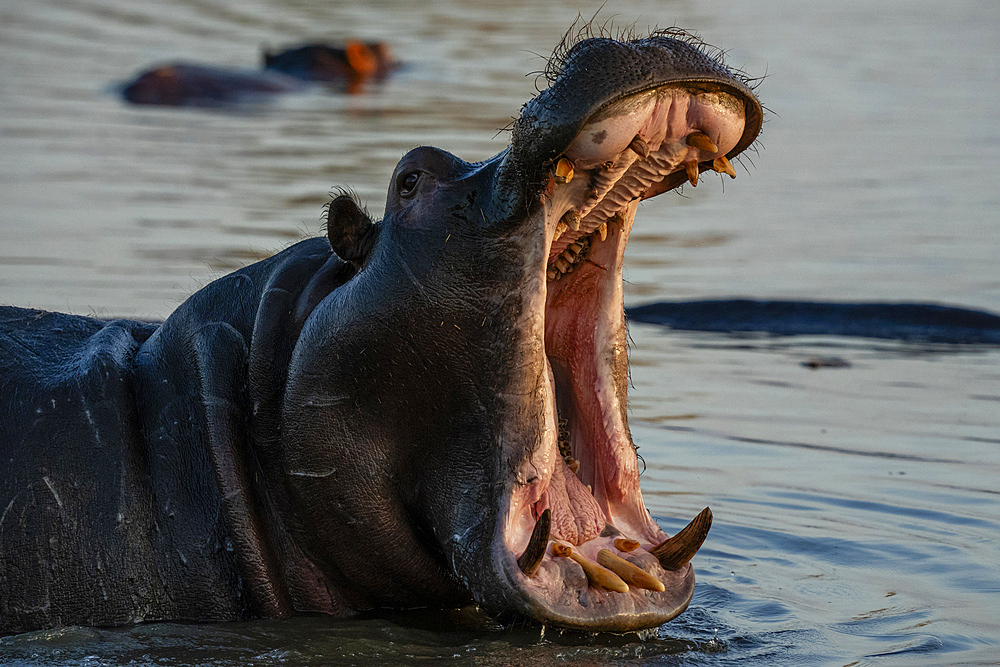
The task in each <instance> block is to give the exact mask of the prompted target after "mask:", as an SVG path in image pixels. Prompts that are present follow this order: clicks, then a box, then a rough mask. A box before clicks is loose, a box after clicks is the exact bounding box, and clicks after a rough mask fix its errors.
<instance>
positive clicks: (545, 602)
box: [493, 84, 746, 631]
mask: <svg viewBox="0 0 1000 667" xmlns="http://www.w3.org/2000/svg"><path fill="white" fill-rule="evenodd" d="M745 115H746V114H745V111H744V103H743V101H742V100H740V99H738V98H737V97H735V96H734V95H731V94H729V93H727V92H725V91H723V90H721V89H720V88H719V87H716V86H707V85H690V84H684V85H673V84H672V85H665V86H661V87H657V88H653V89H649V90H644V91H642V92H639V93H637V94H632V95H629V96H627V97H625V98H622V99H618V100H617V101H615V102H613V103H611V104H609V105H606V106H605V107H603V108H601V109H599V110H598V111H597V112H596V113H594V114H593V115H592V116H591V117H590V118H589V119H588V120H587V122H586V124H585V125H584V126H583V129H582V131H580V132H579V134H577V136H576V138H575V139H573V141H572V142H571V143H570V144H569V146H568V147H567V148H566V150H565V151H564V152H563V154H562V156H560V157H559V158H557V159H556V160H554V161H553V162H552V166H551V177H550V179H549V182H548V185H547V187H546V189H545V191H544V193H543V195H542V197H541V210H540V211H539V213H538V215H540V216H542V217H543V218H544V228H545V230H546V243H547V247H548V248H549V252H548V255H547V258H548V259H547V263H546V266H545V267H544V271H545V274H546V276H545V279H544V282H545V284H546V297H545V310H544V330H545V354H546V360H547V374H548V387H547V391H546V392H545V393H546V394H547V397H548V398H547V416H546V421H547V423H548V428H549V430H550V433H549V435H550V436H551V437H547V438H546V442H545V444H544V445H543V447H542V448H540V449H538V450H536V451H535V452H534V453H533V454H532V456H531V457H530V459H529V460H528V461H525V462H524V464H523V465H522V467H521V469H520V470H519V471H518V475H517V478H518V479H517V481H516V482H515V484H514V485H513V489H512V492H511V495H510V497H509V504H508V506H507V508H506V512H505V515H504V516H503V517H502V519H501V521H500V525H499V530H498V535H497V539H496V544H495V545H494V550H493V553H494V558H495V563H494V564H495V567H497V568H498V569H500V570H502V571H503V573H504V577H505V578H506V580H507V583H508V584H509V586H510V587H511V588H512V589H514V590H515V591H517V593H516V594H514V595H513V596H512V597H514V598H515V599H516V600H517V602H516V604H517V606H518V607H519V608H520V611H521V612H522V613H524V614H527V615H529V616H531V617H533V618H534V619H536V620H538V621H541V622H549V623H554V624H556V625H560V626H563V627H570V628H577V629H589V630H611V631H627V630H636V629H641V628H648V627H653V626H656V625H659V624H661V623H664V622H666V621H668V620H670V619H671V618H673V617H674V616H676V615H677V614H679V613H681V612H682V611H683V610H684V609H685V608H686V607H687V605H688V603H689V601H690V599H691V596H692V593H693V589H694V573H693V570H692V568H691V565H690V564H689V563H688V561H689V560H690V559H691V557H692V556H693V555H694V553H695V551H697V549H698V548H699V547H700V546H701V543H702V541H703V540H704V538H705V535H706V534H707V532H708V529H709V527H710V525H711V512H710V511H708V509H707V508H706V510H705V511H704V512H702V514H701V515H699V516H698V518H696V519H695V521H693V522H692V524H691V525H690V526H689V527H688V528H687V529H685V530H684V531H681V533H679V534H678V535H676V536H675V537H673V538H670V539H669V540H668V539H667V535H666V534H665V533H664V532H663V531H662V530H661V529H660V528H659V526H657V525H656V523H655V522H654V521H653V519H652V517H651V516H650V514H649V512H648V511H647V510H646V508H645V505H644V504H643V500H642V495H641V492H640V490H639V471H638V468H637V463H636V458H637V457H636V454H635V448H634V445H633V444H632V440H631V436H630V434H629V430H628V425H627V421H626V407H625V402H626V382H627V364H628V361H627V349H626V331H625V325H624V312H623V299H622V259H623V255H624V251H625V245H626V242H627V240H628V236H629V233H630V231H631V228H632V223H633V219H634V216H635V212H636V208H637V205H638V203H639V201H640V200H641V199H643V198H645V197H648V196H652V195H653V194H658V193H659V192H662V191H665V190H667V189H670V188H672V187H676V186H677V185H678V184H680V183H684V182H689V181H690V182H691V183H692V185H694V184H695V183H696V182H697V175H698V173H699V171H701V170H704V169H708V168H714V169H715V170H716V171H720V172H724V173H728V174H730V175H731V176H732V175H735V172H733V171H732V166H731V164H730V163H729V161H728V160H727V159H726V157H725V156H726V154H727V153H730V152H731V151H735V149H736V148H737V146H738V144H739V142H740V141H741V138H742V137H743V135H744V125H745ZM736 152H738V151H736ZM732 154H735V152H734V153H732ZM556 434H558V435H556ZM598 564H600V565H598ZM602 566H603V567H602Z"/></svg>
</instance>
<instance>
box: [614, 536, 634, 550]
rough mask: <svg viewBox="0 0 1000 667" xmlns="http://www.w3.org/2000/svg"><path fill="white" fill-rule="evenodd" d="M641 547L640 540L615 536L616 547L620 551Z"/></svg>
mask: <svg viewBox="0 0 1000 667" xmlns="http://www.w3.org/2000/svg"><path fill="white" fill-rule="evenodd" d="M638 548H639V540H632V539H629V538H627V537H617V538H615V549H618V551H635V550H636V549H638Z"/></svg>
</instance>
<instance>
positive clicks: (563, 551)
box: [552, 542, 628, 593]
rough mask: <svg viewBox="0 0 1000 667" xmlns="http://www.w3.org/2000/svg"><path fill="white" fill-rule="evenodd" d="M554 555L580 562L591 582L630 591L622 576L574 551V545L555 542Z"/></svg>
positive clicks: (615, 589)
mask: <svg viewBox="0 0 1000 667" xmlns="http://www.w3.org/2000/svg"><path fill="white" fill-rule="evenodd" d="M552 555H553V556H559V557H561V558H572V559H573V560H574V561H576V562H577V564H579V566H580V567H582V568H583V571H584V573H585V574H586V575H587V579H588V580H589V581H590V583H591V584H593V585H595V586H601V587H603V588H607V589H608V590H611V591H615V592H617V593H628V584H626V583H625V582H624V581H622V579H621V577H619V576H618V575H617V574H615V573H614V572H612V571H611V570H608V569H605V568H603V567H601V566H600V565H598V564H597V563H595V562H593V561H591V560H587V559H586V558H584V557H583V556H581V555H580V554H578V553H577V552H576V551H574V550H573V547H571V546H570V545H568V544H563V543H561V542H553V543H552Z"/></svg>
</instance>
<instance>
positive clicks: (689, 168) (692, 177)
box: [684, 160, 698, 188]
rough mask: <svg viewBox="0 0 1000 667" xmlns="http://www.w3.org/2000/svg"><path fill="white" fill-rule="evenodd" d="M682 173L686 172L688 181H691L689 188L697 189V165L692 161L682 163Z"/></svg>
mask: <svg viewBox="0 0 1000 667" xmlns="http://www.w3.org/2000/svg"><path fill="white" fill-rule="evenodd" d="M684 171H686V172H687V177H688V180H689V181H691V187H692V188H696V187H698V163H697V162H695V161H694V160H691V161H690V162H685V163H684Z"/></svg>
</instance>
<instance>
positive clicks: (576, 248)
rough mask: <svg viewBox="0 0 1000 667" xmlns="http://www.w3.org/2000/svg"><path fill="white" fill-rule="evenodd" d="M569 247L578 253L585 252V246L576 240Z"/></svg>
mask: <svg viewBox="0 0 1000 667" xmlns="http://www.w3.org/2000/svg"><path fill="white" fill-rule="evenodd" d="M569 249H570V250H572V251H573V252H575V253H576V254H578V255H579V254H580V253H581V252H583V246H582V245H580V244H579V243H577V242H576V241H574V242H573V243H570V244H569Z"/></svg>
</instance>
